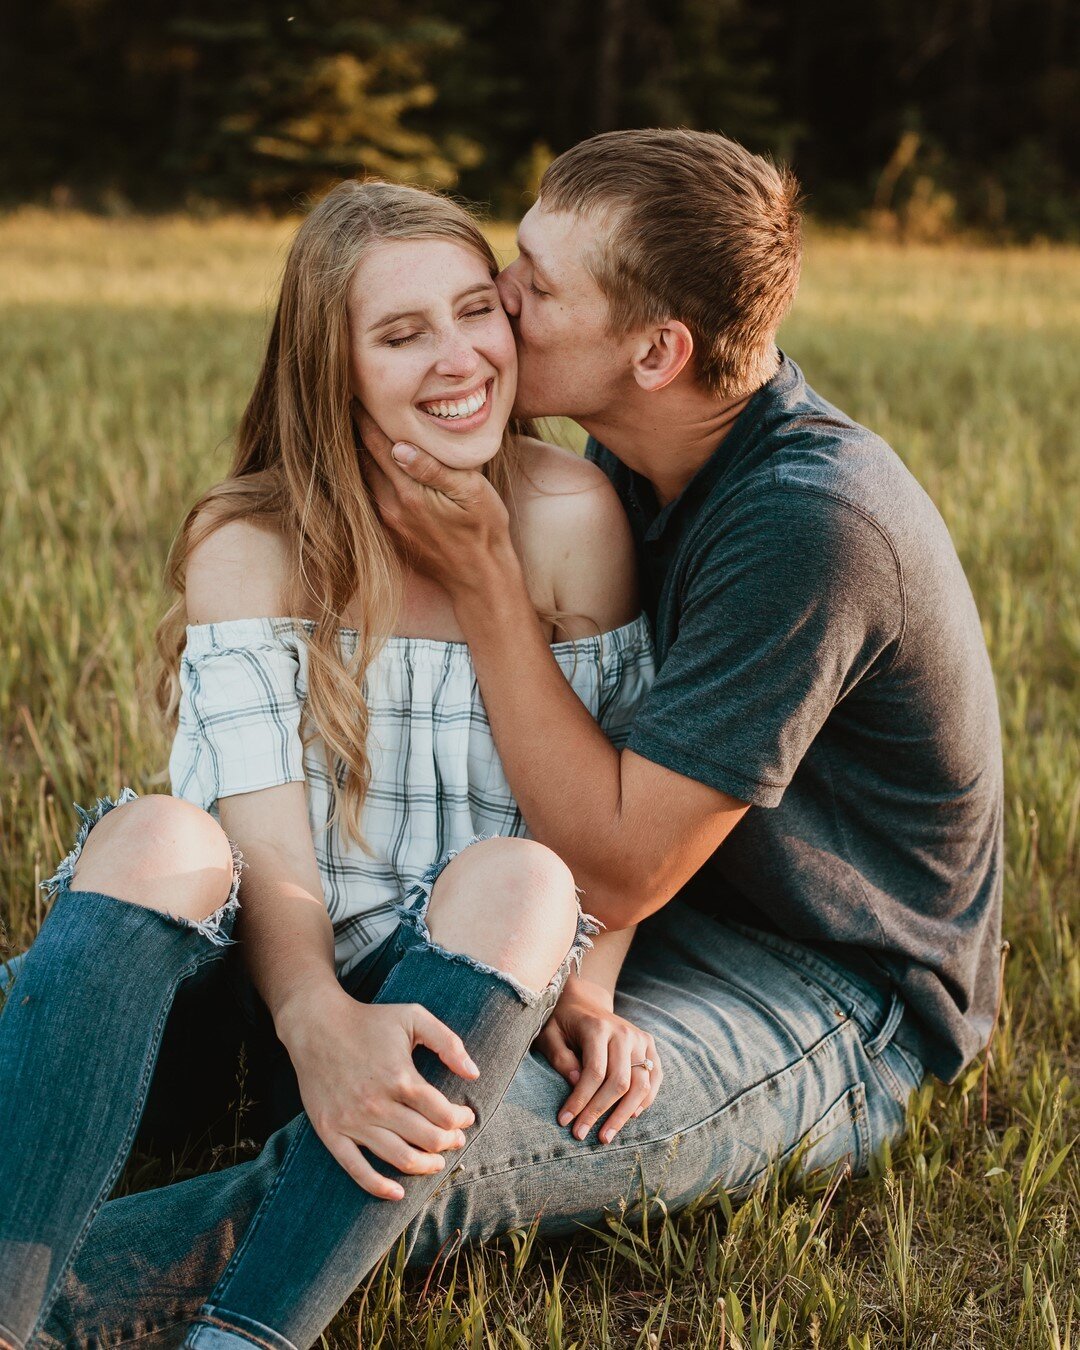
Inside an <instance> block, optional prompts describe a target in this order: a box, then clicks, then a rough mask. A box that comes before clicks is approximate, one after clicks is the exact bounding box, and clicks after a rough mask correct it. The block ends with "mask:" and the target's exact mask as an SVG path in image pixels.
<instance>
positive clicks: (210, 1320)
mask: <svg viewBox="0 0 1080 1350" xmlns="http://www.w3.org/2000/svg"><path fill="white" fill-rule="evenodd" d="M215 1306H216V1305H215ZM192 1325H193V1326H195V1327H196V1328H197V1327H200V1326H205V1327H217V1328H218V1330H219V1331H226V1332H228V1334H229V1335H230V1336H240V1337H242V1338H243V1339H244V1340H245V1341H250V1342H251V1344H252V1345H259V1346H262V1347H263V1350H277V1347H276V1346H275V1345H274V1344H273V1342H271V1341H267V1340H264V1339H263V1338H262V1337H261V1336H255V1335H254V1333H253V1332H250V1331H248V1330H246V1329H245V1328H243V1327H237V1326H234V1325H233V1323H231V1322H225V1321H222V1319H221V1318H220V1317H218V1316H216V1315H215V1314H213V1313H200V1314H199V1315H198V1317H196V1318H195V1319H194V1322H193V1324H192ZM282 1339H285V1338H284V1337H283V1338H282Z"/></svg>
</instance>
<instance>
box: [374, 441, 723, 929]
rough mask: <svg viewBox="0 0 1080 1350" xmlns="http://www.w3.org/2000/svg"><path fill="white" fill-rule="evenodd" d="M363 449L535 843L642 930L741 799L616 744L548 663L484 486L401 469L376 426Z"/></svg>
mask: <svg viewBox="0 0 1080 1350" xmlns="http://www.w3.org/2000/svg"><path fill="white" fill-rule="evenodd" d="M364 439H365V444H366V445H367V446H368V448H369V449H370V450H371V451H372V454H373V456H374V457H375V465H374V466H371V476H372V479H373V486H374V488H375V491H376V494H377V496H378V499H379V504H380V509H381V511H382V513H383V518H384V520H385V521H386V522H387V524H388V525H390V526H391V528H394V529H396V530H397V531H398V533H399V535H401V536H402V537H403V539H404V542H405V544H406V546H407V548H408V551H409V556H410V559H411V560H412V561H413V562H414V563H415V564H416V565H417V566H419V567H421V568H422V569H423V570H424V571H426V572H428V573H429V574H430V575H433V576H435V577H436V578H437V579H438V580H439V581H440V583H441V584H442V585H443V586H445V588H446V589H447V591H448V592H449V593H450V595H451V597H452V600H453V603H454V609H455V613H456V614H457V617H458V622H459V623H460V624H461V627H462V630H463V631H464V633H465V636H466V639H467V641H468V643H469V647H470V649H471V652H472V656H473V662H474V664H475V667H476V672H477V678H478V680H479V684H480V689H481V692H482V694H483V696H484V705H485V707H486V709H487V714H488V718H489V720H490V723H491V728H492V732H493V735H494V737H495V743H496V745H497V746H498V749H499V756H500V758H501V760H502V763H503V767H504V769H505V771H506V776H507V780H508V782H509V784H510V787H511V789H512V790H513V793H514V796H515V798H516V800H517V802H518V805H519V806H520V808H521V811H522V814H523V816H524V818H525V821H526V823H527V824H528V827H529V832H530V834H531V835H532V836H533V837H534V838H535V839H538V840H540V841H541V842H542V843H545V844H547V845H548V847H549V848H551V849H553V850H554V851H555V852H556V853H558V854H559V856H560V857H561V858H563V860H564V861H565V862H566V864H567V865H568V866H569V867H570V869H571V871H572V872H573V873H574V876H575V878H576V880H577V882H578V884H579V885H580V886H581V887H582V889H583V890H584V892H585V906H586V908H587V909H588V910H589V911H590V912H591V913H593V914H595V915H596V917H597V918H598V919H600V920H601V922H602V923H604V924H605V925H606V926H607V927H608V928H611V929H619V928H625V927H628V926H630V925H632V924H635V923H637V922H639V921H640V920H641V919H643V918H645V917H646V916H647V915H649V914H651V913H653V912H654V911H655V910H657V909H659V908H660V907H661V906H662V905H664V904H665V903H666V902H667V901H668V900H669V899H670V898H671V896H672V895H673V894H674V893H675V892H676V891H677V890H678V889H679V888H680V886H682V884H683V883H684V882H685V881H686V880H687V879H688V878H689V877H690V876H692V875H693V873H694V872H696V871H697V870H698V868H699V867H700V866H701V865H702V864H703V863H704V862H705V860H706V859H707V858H708V857H709V856H710V855H711V854H712V853H713V852H714V851H715V849H716V848H717V847H718V846H719V845H720V844H721V843H722V842H723V840H724V839H725V838H726V837H727V835H728V834H729V833H730V831H731V830H732V829H733V828H734V826H735V825H736V824H737V823H738V821H739V820H740V819H741V818H742V816H743V814H744V813H745V811H746V803H745V802H741V801H738V800H736V799H735V798H734V797H730V796H728V795H727V794H726V793H724V792H720V791H717V790H716V789H714V788H711V787H708V786H706V785H705V784H703V783H699V782H696V781H695V780H693V779H692V778H688V777H684V776H683V775H682V774H678V773H675V772H673V771H671V770H670V769H666V768H663V767H662V766H661V765H658V764H654V763H652V762H651V761H649V760H647V759H644V758H643V757H641V756H639V755H636V754H634V753H633V752H632V751H627V750H623V751H619V750H617V749H616V748H615V747H614V746H613V745H612V744H611V742H610V741H609V740H608V739H607V737H606V736H605V735H604V733H603V731H601V729H600V728H599V726H597V724H596V722H595V721H594V720H593V717H592V716H591V714H590V713H589V711H588V710H587V709H586V707H585V706H584V704H582V702H581V701H580V699H579V698H578V696H577V695H576V693H575V692H574V691H573V689H572V688H571V687H570V685H569V684H568V683H567V681H566V678H565V676H564V675H563V673H562V671H561V670H560V669H559V666H558V664H557V663H556V661H555V659H554V657H553V656H552V654H551V651H550V648H549V646H548V643H547V639H546V637H545V635H544V633H543V632H542V630H541V627H540V624H539V622H538V620H537V617H536V612H535V610H534V608H533V604H532V601H531V600H530V598H529V594H528V591H527V589H526V586H525V582H524V579H523V576H522V570H521V564H520V562H519V560H518V557H517V554H516V553H515V551H514V548H513V546H512V544H511V542H510V536H509V530H508V526H507V516H506V510H505V508H504V506H503V504H502V502H501V501H500V500H499V498H498V496H497V495H496V494H495V492H494V490H493V489H492V488H491V485H490V484H489V483H488V482H487V481H486V479H484V478H483V477H482V476H481V475H479V474H470V473H465V472H462V471H456V470H451V469H447V468H446V467H445V466H444V465H442V464H440V463H439V462H438V461H437V460H435V459H433V458H432V457H431V456H429V455H425V454H424V452H423V451H418V452H416V455H415V458H414V459H413V460H412V461H411V462H410V464H409V473H405V472H403V471H402V469H401V468H400V467H399V466H398V464H397V463H396V462H395V460H394V459H393V458H391V456H390V454H389V449H390V446H389V442H386V440H385V438H384V437H382V438H380V436H379V434H378V432H377V429H376V428H374V427H373V426H371V425H370V424H366V425H365V427H364ZM399 453H400V447H399ZM428 484H430V485H431V486H428ZM573 603H574V601H573V596H572V595H567V596H564V597H560V604H561V606H562V607H564V608H572V607H573ZM523 710H528V712H529V715H527V716H526V715H523Z"/></svg>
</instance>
